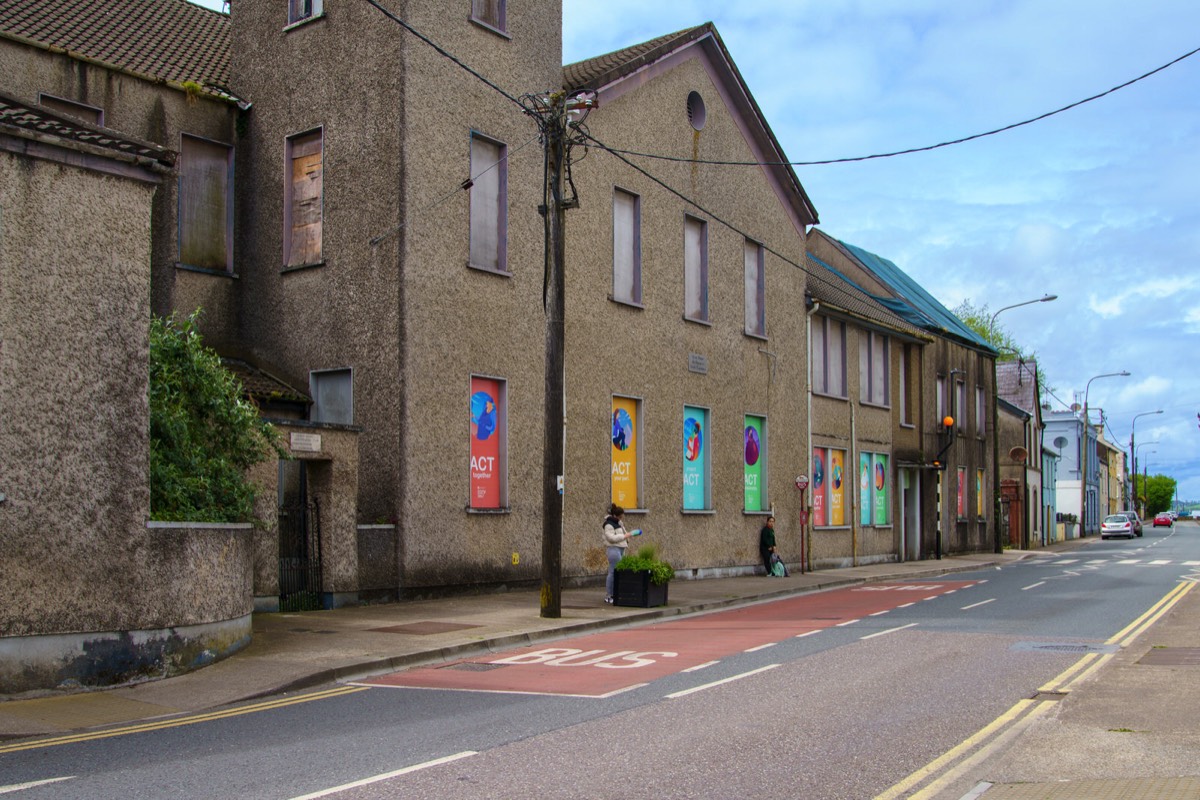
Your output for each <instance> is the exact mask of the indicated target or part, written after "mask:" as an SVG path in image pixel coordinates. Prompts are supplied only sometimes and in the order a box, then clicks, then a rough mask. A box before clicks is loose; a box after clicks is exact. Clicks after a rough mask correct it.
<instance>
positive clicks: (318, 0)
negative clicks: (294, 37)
mask: <svg viewBox="0 0 1200 800" xmlns="http://www.w3.org/2000/svg"><path fill="white" fill-rule="evenodd" d="M306 5H307V6H308V13H303V7H304V6H306ZM323 16H325V2H324V0H288V25H289V26H291V25H302V24H304V23H305V22H309V21H311V20H314V19H317V18H318V17H323Z"/></svg>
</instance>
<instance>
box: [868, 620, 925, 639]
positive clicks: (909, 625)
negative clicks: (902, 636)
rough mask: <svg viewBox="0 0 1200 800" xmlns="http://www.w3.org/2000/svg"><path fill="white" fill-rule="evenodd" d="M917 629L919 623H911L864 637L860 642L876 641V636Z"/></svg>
mask: <svg viewBox="0 0 1200 800" xmlns="http://www.w3.org/2000/svg"><path fill="white" fill-rule="evenodd" d="M915 627H917V623H915V622H910V623H908V624H907V625H901V626H900V627H899V628H889V629H888V630H886V631H879V632H877V633H871V634H867V635H866V636H863V637H862V638H861V639H860V640H859V641H866V640H867V639H874V638H875V637H876V636H886V635H888V634H889V633H895V632H896V631H902V630H904V629H905V628H915Z"/></svg>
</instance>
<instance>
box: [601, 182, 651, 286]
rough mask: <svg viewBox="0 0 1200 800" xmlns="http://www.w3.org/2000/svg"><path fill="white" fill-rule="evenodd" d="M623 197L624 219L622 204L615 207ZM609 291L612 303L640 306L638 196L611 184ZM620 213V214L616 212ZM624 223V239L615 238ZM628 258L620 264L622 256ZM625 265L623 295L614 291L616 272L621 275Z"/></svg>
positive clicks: (640, 226) (639, 217)
mask: <svg viewBox="0 0 1200 800" xmlns="http://www.w3.org/2000/svg"><path fill="white" fill-rule="evenodd" d="M623 198H629V201H628V210H629V211H628V220H626V214H625V208H626V207H625V206H621V207H620V208H619V207H618V202H622V203H623V202H625V201H624V199H623ZM612 212H613V213H612V225H613V227H612V248H613V259H612V292H611V294H609V296H608V299H609V300H611V301H613V302H614V303H620V304H622V305H627V306H634V307H636V308H643V307H644V306H643V305H642V198H641V195H639V194H637V193H636V192H631V191H629V190H628V189H623V188H621V187H620V186H613V199H612ZM618 212H620V213H618ZM626 221H627V222H628V226H629V231H628V233H629V235H628V242H626V241H625V240H624V239H620V240H619V235H620V234H621V233H622V232H623V230H622V227H621V226H622V225H623V224H624V223H626ZM619 255H620V256H622V257H623V258H622V261H621V263H618V256H619ZM625 258H627V259H628V264H626V263H624V259H625ZM626 267H627V268H628V272H629V275H628V279H629V280H628V282H629V293H628V296H624V295H623V293H619V292H618V287H619V285H620V284H619V283H618V275H619V274H622V275H623V270H625V268H626Z"/></svg>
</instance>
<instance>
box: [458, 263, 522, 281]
mask: <svg viewBox="0 0 1200 800" xmlns="http://www.w3.org/2000/svg"><path fill="white" fill-rule="evenodd" d="M467 269H473V270H475V271H476V272H486V273H487V274H488V275H495V276H497V277H500V278H511V277H512V273H511V272H509V271H508V270H504V269H493V268H491V267H481V266H479V265H478V264H472V263H471V262H469V261H468V262H467Z"/></svg>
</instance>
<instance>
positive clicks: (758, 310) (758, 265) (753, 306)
mask: <svg viewBox="0 0 1200 800" xmlns="http://www.w3.org/2000/svg"><path fill="white" fill-rule="evenodd" d="M744 260H745V275H746V333H748V334H751V335H752V336H766V335H767V286H766V283H767V281H766V274H765V272H764V268H763V246H762V245H761V244H759V243H758V242H752V241H750V240H749V239H747V240H746V247H745V259H744Z"/></svg>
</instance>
